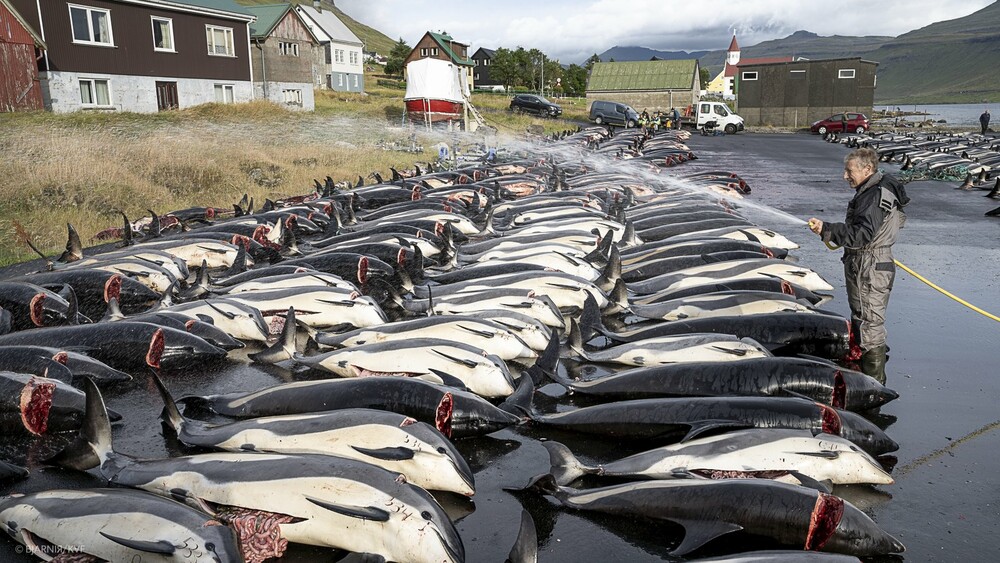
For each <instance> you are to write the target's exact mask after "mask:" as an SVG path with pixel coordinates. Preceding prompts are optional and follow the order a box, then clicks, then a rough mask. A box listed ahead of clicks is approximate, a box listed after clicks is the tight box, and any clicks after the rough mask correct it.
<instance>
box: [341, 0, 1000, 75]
mask: <svg viewBox="0 0 1000 563" xmlns="http://www.w3.org/2000/svg"><path fill="white" fill-rule="evenodd" d="M991 3H992V0H950V1H949V2H940V1H938V0H886V1H882V2H870V1H868V0H841V1H839V2H801V1H796V0H744V1H741V2H725V1H723V0H701V1H699V2H677V1H670V2H663V1H662V0H585V1H573V0H548V1H537V0H532V1H528V0H505V1H504V2H495V1H490V2H486V1H483V0H470V1H464V2H463V1H460V0H437V1H435V2H433V3H428V2H412V1H406V2H404V1H402V0H377V1H372V0H337V6H338V7H339V8H341V9H342V10H344V11H345V12H346V13H347V14H349V15H350V16H351V17H353V18H355V19H356V20H358V21H360V22H362V23H364V24H367V25H369V26H372V27H374V28H375V29H378V30H379V31H382V32H383V33H385V34H386V35H388V36H389V37H391V38H393V39H398V38H400V37H402V38H403V39H404V40H405V41H406V42H407V43H409V44H410V45H413V44H414V43H415V42H416V41H418V40H419V39H420V37H421V36H423V34H424V32H425V31H428V30H431V31H439V30H445V31H447V32H448V33H450V34H451V35H452V36H453V37H454V38H455V39H456V40H458V41H462V42H463V43H470V44H471V45H472V50H475V49H477V48H479V47H487V48H497V47H507V48H515V47H518V46H522V47H525V48H532V47H534V48H538V49H540V50H542V51H543V52H545V53H546V54H547V55H548V56H549V57H552V58H558V59H559V60H561V61H562V62H564V63H571V62H577V63H579V62H582V61H583V60H584V59H586V58H587V57H588V56H590V55H591V54H593V53H601V52H603V51H605V50H607V49H609V48H611V47H614V46H615V45H620V46H640V47H649V48H651V49H658V50H665V51H701V50H717V49H725V48H726V47H728V46H729V39H730V37H731V36H732V33H733V31H735V32H736V33H737V36H738V40H739V42H740V45H742V46H749V45H756V44H757V43H760V42H762V41H768V40H771V39H779V38H782V37H786V36H788V35H791V34H792V33H794V32H795V31H799V30H806V31H811V32H814V33H817V34H819V35H822V36H830V35H851V36H864V35H883V36H897V35H901V34H903V33H906V32H908V31H912V30H915V29H919V28H921V27H925V26H927V25H930V24H932V23H935V22H938V21H945V20H950V19H956V18H960V17H963V16H967V15H969V14H971V13H973V12H975V11H977V10H980V9H982V8H983V7H985V6H987V5H989V4H991Z"/></svg>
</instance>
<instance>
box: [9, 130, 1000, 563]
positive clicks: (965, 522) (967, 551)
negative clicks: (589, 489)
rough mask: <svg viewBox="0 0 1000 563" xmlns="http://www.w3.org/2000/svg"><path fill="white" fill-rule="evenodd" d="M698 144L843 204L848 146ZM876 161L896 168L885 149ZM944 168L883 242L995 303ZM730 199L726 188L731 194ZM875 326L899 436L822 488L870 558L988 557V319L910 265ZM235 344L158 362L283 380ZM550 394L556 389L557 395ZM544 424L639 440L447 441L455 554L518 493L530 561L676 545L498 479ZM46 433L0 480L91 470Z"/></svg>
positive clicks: (792, 191) (143, 449) (312, 552)
mask: <svg viewBox="0 0 1000 563" xmlns="http://www.w3.org/2000/svg"><path fill="white" fill-rule="evenodd" d="M689 145H690V147H691V148H692V150H693V151H694V152H695V153H696V154H697V155H698V157H699V159H698V160H697V161H694V162H690V163H686V164H684V165H682V166H681V167H679V168H677V169H676V170H677V171H678V172H680V173H683V172H688V171H696V170H710V169H711V170H727V171H733V172H736V173H738V174H740V176H741V177H743V178H744V179H745V180H746V181H747V182H748V183H749V184H750V185H751V187H752V189H753V193H752V194H751V195H750V196H748V198H747V201H750V202H755V203H756V204H763V205H765V206H774V207H776V208H778V209H780V210H782V211H784V212H787V213H789V214H791V215H794V216H796V217H801V218H803V219H808V218H809V217H811V216H816V217H819V218H821V219H824V220H826V219H829V220H842V218H843V214H844V209H845V208H846V205H847V202H848V200H849V199H850V197H851V190H850V188H849V187H848V186H847V184H846V183H845V182H844V181H843V180H842V178H841V171H842V167H843V158H844V156H846V154H847V152H848V149H846V148H845V147H843V146H842V145H835V144H829V143H825V142H823V141H822V140H821V139H820V138H819V137H818V136H814V135H804V134H783V135H761V134H738V135H729V136H720V137H702V136H695V137H692V139H691V140H690V141H689ZM884 169H885V170H886V171H887V172H890V173H891V172H893V171H895V170H896V169H897V167H896V166H895V165H888V164H887V165H884ZM955 186H956V184H950V183H944V182H936V181H922V182H914V183H911V184H909V185H908V186H907V190H908V192H909V195H910V197H911V198H912V200H913V201H912V203H911V204H910V206H909V207H908V208H907V210H906V211H907V215H908V220H907V224H906V228H905V229H904V230H903V232H902V234H901V236H900V241H899V242H898V243H897V245H896V258H897V259H898V260H900V261H901V262H902V263H904V264H906V265H907V266H909V267H911V268H912V269H914V270H915V271H916V272H918V273H920V274H922V275H924V276H925V277H927V278H929V279H930V280H931V281H933V282H934V283H936V284H938V285H940V286H941V287H943V288H945V289H947V290H948V291H950V292H952V293H954V294H955V295H957V296H960V297H963V298H965V299H967V300H968V301H970V302H972V303H973V304H975V305H977V306H979V307H981V308H983V309H985V310H986V311H989V312H992V313H994V314H1000V294H998V285H1000V279H998V278H1000V276H998V273H1000V248H998V245H997V240H998V235H1000V220H998V219H995V218H988V217H984V216H983V213H984V212H985V211H987V210H989V209H992V208H994V207H996V202H994V201H992V200H989V199H986V198H984V197H982V195H984V194H985V192H980V191H975V192H963V191H956V190H954V189H953V188H954V187H955ZM737 205H738V204H737ZM741 211H742V212H743V213H744V214H745V215H746V216H748V217H749V218H751V219H752V220H754V222H756V223H757V224H759V225H761V226H766V227H770V228H773V229H775V230H778V231H780V232H782V233H783V234H785V235H786V236H788V237H789V238H791V239H793V240H795V241H796V242H798V243H799V244H800V245H802V248H801V249H799V250H797V251H794V255H795V257H796V258H797V259H798V261H799V263H801V264H803V265H806V266H808V267H810V268H812V269H814V270H816V271H817V272H818V273H819V274H820V275H822V276H823V277H824V278H826V279H827V280H828V281H830V283H831V284H832V285H833V286H834V287H835V288H836V290H835V292H834V293H835V298H834V299H833V300H832V301H831V302H830V303H827V304H826V305H825V306H824V308H826V309H829V310H833V311H835V312H838V313H841V314H843V315H845V316H847V315H848V314H849V309H848V306H847V300H846V297H845V295H844V289H843V288H844V283H843V271H842V268H841V263H840V261H839V256H840V254H839V253H838V252H831V251H829V250H827V249H826V248H825V247H824V246H823V245H822V243H821V242H820V241H819V239H818V237H815V236H814V235H812V233H810V232H809V231H808V229H807V228H806V227H805V226H804V225H803V224H798V223H793V222H791V221H790V220H788V219H787V218H786V217H784V216H782V215H779V214H774V213H771V212H769V211H767V210H766V209H765V208H763V207H760V208H758V207H752V206H744V207H743V208H741ZM887 328H888V334H889V345H890V347H891V351H890V360H889V363H888V367H887V372H888V379H889V386H890V387H892V388H894V389H895V390H896V391H898V392H899V393H900V398H899V399H898V400H896V401H894V402H892V403H890V404H889V405H887V406H885V407H883V408H882V409H881V413H880V415H879V416H878V417H877V418H876V420H877V422H879V423H880V424H881V425H883V426H885V427H886V429H887V432H888V433H889V435H890V436H891V437H892V438H893V439H895V440H896V441H897V442H899V444H900V450H899V451H898V452H896V454H895V455H896V456H897V457H898V463H897V465H896V468H895V471H894V473H893V474H894V476H895V478H896V483H895V484H894V485H891V486H883V487H878V488H873V487H864V486H855V487H838V488H837V489H836V490H835V493H836V494H838V495H841V496H843V497H844V498H846V499H848V500H849V501H851V502H852V503H854V504H855V505H857V506H858V507H859V508H861V509H862V510H864V511H865V512H867V513H868V514H869V515H870V516H872V518H874V519H875V521H876V522H878V523H879V525H880V526H881V527H882V528H884V529H885V530H886V531H888V532H890V533H892V534H893V535H895V536H896V537H897V538H898V539H900V540H901V541H902V542H903V543H904V544H905V545H906V548H907V551H906V553H905V554H904V556H903V557H888V558H882V559H879V560H880V561H900V560H906V561H914V562H924V561H963V560H964V561H998V560H1000V542H997V540H996V538H997V537H1000V472H998V471H997V469H998V463H997V459H998V456H997V454H996V453H995V452H997V451H998V450H1000V411H998V409H997V401H998V398H1000V382H998V379H997V377H996V373H997V370H996V359H997V357H998V355H997V344H998V343H1000V323H997V322H996V321H993V320H990V319H988V318H986V317H984V316H982V315H980V314H978V313H976V312H973V311H972V310H970V309H968V308H966V307H964V306H962V305H960V304H958V303H956V302H955V301H952V300H951V299H948V298H947V297H945V296H943V295H942V294H940V293H938V292H937V291H935V290H933V289H931V288H929V287H928V286H926V285H924V284H923V283H922V282H920V281H918V280H917V279H916V278H914V277H913V276H911V275H909V274H907V273H905V272H899V273H898V274H897V278H896V286H895V289H894V290H893V293H892V298H891V301H890V305H889V311H888V320H887ZM254 350H255V348H248V349H246V350H244V351H237V352H235V353H232V354H231V359H230V360H229V361H227V363H226V364H224V365H223V366H221V367H219V368H216V369H214V370H211V371H209V372H201V371H191V372H186V373H174V374H170V375H169V376H168V379H167V381H166V383H167V385H168V387H169V388H170V389H171V390H172V391H173V393H174V394H175V396H183V395H187V394H209V393H225V392H231V391H248V390H252V389H257V388H260V387H262V386H268V385H272V384H274V383H277V382H282V381H286V380H290V378H291V377H292V375H291V373H289V372H287V371H285V370H282V369H280V368H267V369H266V370H265V369H261V368H257V367H254V366H250V365H248V363H247V361H246V359H245V353H246V352H248V351H254ZM560 395H561V388H559V387H558V386H556V385H548V386H545V387H543V388H542V389H541V390H540V393H538V394H537V397H536V403H537V405H538V406H539V408H546V407H549V406H550V405H548V404H547V403H550V402H552V401H554V400H556V399H559V396H560ZM105 397H106V400H107V402H108V406H109V407H110V408H112V409H115V410H117V411H118V412H120V413H121V414H122V415H123V416H124V421H123V423H120V424H118V425H116V428H115V434H114V439H115V448H116V450H118V451H120V452H122V453H127V454H132V455H136V456H141V457H161V456H168V455H178V454H180V453H188V452H185V451H184V450H183V449H181V448H180V447H178V445H177V444H175V443H173V442H172V441H171V440H169V439H165V438H164V436H163V433H162V429H161V427H160V423H159V421H158V414H159V412H160V409H161V407H162V403H160V400H159V397H158V395H157V393H156V391H155V388H154V387H153V386H152V384H151V382H148V381H146V380H145V379H144V378H141V377H140V378H139V379H138V380H137V382H134V383H132V384H127V385H120V386H117V387H112V388H109V389H108V390H107V392H106V393H105ZM560 400H561V401H562V402H565V399H564V398H563V399H560ZM542 437H546V438H549V439H557V440H559V441H562V442H563V443H565V444H567V445H568V446H570V448H571V449H573V450H574V452H577V453H579V454H580V457H581V459H583V460H584V461H588V462H594V461H608V460H611V459H616V458H619V457H623V456H625V455H630V454H632V453H635V452H637V451H640V450H642V449H646V448H644V447H640V445H635V444H621V443H612V442H607V441H603V440H596V439H593V438H581V437H579V436H574V435H569V434H559V433H557V432H551V431H547V430H546V431H545V432H541V431H539V430H537V429H533V428H530V427H521V428H516V429H509V430H503V431H500V432H497V433H494V434H492V435H490V436H487V437H482V438H472V439H465V440H461V441H459V442H458V443H457V445H458V448H459V449H460V450H461V451H462V453H463V454H464V455H465V456H466V457H467V459H468V460H469V462H470V466H471V467H472V469H473V470H474V471H475V472H476V484H477V493H476V495H475V497H474V499H473V500H472V501H471V502H470V501H468V500H465V499H461V498H457V497H454V496H449V495H437V496H439V499H440V500H441V501H442V504H444V505H445V506H446V509H447V510H449V513H450V514H452V516H453V518H458V521H457V524H456V526H457V528H458V530H459V532H460V534H461V536H462V538H463V541H464V543H465V548H466V553H467V560H468V561H470V562H500V561H503V560H504V559H505V558H506V556H507V553H508V551H509V550H510V547H511V545H512V544H513V543H514V541H515V537H516V535H517V530H518V526H519V522H520V512H521V509H522V506H523V507H525V508H526V509H527V510H528V511H529V513H530V514H531V515H532V517H533V518H534V521H535V524H536V527H537V532H538V539H539V561H541V562H545V563H547V562H566V563H569V562H578V561H630V562H645V561H664V560H666V561H681V559H677V558H671V557H670V555H669V549H670V547H671V546H674V545H676V544H677V542H678V541H679V540H680V538H681V534H680V532H679V529H677V528H675V527H674V526H672V525H669V524H662V523H648V522H638V521H632V520H628V519H616V518H608V517H602V516H595V515H592V514H586V513H577V512H573V511H570V510H567V509H562V508H560V507H558V506H557V504H556V503H555V502H552V501H550V500H547V499H544V498H541V497H539V496H537V495H532V494H517V495H514V494H511V493H509V492H507V491H505V490H503V489H504V488H505V487H519V486H523V485H524V484H526V482H527V481H528V479H529V478H531V477H532V476H534V475H537V474H540V473H543V472H545V471H547V469H548V467H549V466H548V455H547V453H546V451H545V450H544V448H543V447H542V446H541V445H540V442H539V438H542ZM65 439H66V438H65V437H61V436H56V437H48V438H41V439H35V440H26V439H23V438H18V437H12V436H2V437H0V458H2V459H5V460H8V461H11V462H15V463H19V464H21V465H25V464H26V465H28V466H29V468H31V470H32V475H31V477H30V478H29V479H28V480H26V481H22V482H20V483H16V484H13V485H7V486H3V487H0V494H7V493H10V492H31V491H38V490H46V489H51V488H56V487H73V488H76V487H89V486H101V485H102V483H101V481H100V479H98V478H97V477H96V476H95V475H88V474H76V473H72V472H67V471H63V470H59V469H51V468H44V467H43V466H42V465H41V460H42V459H44V458H45V457H46V456H47V455H50V454H52V453H54V452H55V451H56V450H57V449H58V447H59V446H60V445H61V444H62V443H64V442H65ZM754 547H765V545H764V544H757V543H754V541H753V540H752V539H749V538H741V539H739V541H735V540H733V539H722V540H719V541H717V542H715V543H713V544H711V545H710V547H709V548H707V549H704V550H702V551H700V552H698V553H696V554H695V555H699V556H707V555H713V554H721V553H730V552H734V551H741V550H744V549H751V548H754ZM15 548H16V544H15V543H14V542H13V541H11V540H9V539H6V538H5V539H2V540H0V561H29V560H31V559H29V558H28V557H26V556H25V555H20V554H18V553H17V552H16V549H15ZM335 557H336V554H335V553H334V552H332V551H331V550H324V549H316V548H310V547H303V546H293V547H292V548H291V549H290V550H289V552H288V553H287V554H286V556H285V557H284V558H283V561H297V562H298V561H302V562H305V561H310V562H312V561H332V560H334V559H335Z"/></svg>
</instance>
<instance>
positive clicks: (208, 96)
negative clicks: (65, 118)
mask: <svg viewBox="0 0 1000 563" xmlns="http://www.w3.org/2000/svg"><path fill="white" fill-rule="evenodd" d="M80 78H86V79H94V80H107V81H108V90H109V92H108V94H109V96H110V98H111V99H110V102H111V103H110V105H109V106H107V107H99V108H93V109H94V110H96V111H102V110H110V111H134V112H138V113H155V112H156V111H158V109H157V107H156V82H157V81H162V82H176V83H177V102H178V105H179V107H180V108H181V109H183V108H187V107H191V106H197V105H201V104H206V103H209V102H214V101H215V85H216V84H226V85H230V86H232V87H233V98H234V101H235V102H236V103H240V102H249V101H251V100H252V99H253V92H254V88H253V84H252V83H250V82H248V81H232V80H203V79H196V78H163V77H154V76H123V75H109V74H90V73H86V74H84V73H77V72H59V71H50V72H47V73H42V76H41V79H42V95H43V99H44V102H45V107H46V109H50V110H52V111H53V112H56V113H67V112H73V111H78V110H81V109H85V108H84V107H83V105H82V103H81V98H80ZM303 95H304V93H303ZM311 95H312V91H311V90H310V96H311ZM86 109H90V108H86Z"/></svg>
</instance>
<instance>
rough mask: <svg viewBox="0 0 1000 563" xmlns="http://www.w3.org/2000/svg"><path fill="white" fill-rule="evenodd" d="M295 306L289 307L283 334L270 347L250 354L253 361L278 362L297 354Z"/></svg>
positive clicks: (263, 362)
mask: <svg viewBox="0 0 1000 563" xmlns="http://www.w3.org/2000/svg"><path fill="white" fill-rule="evenodd" d="M295 336H296V330H295V307H289V308H288V314H287V315H285V326H284V327H283V328H282V329H281V336H280V337H279V338H278V341H277V342H275V343H274V344H273V345H271V347H270V348H268V349H267V350H264V351H263V352H258V353H256V354H248V355H247V356H248V357H249V358H250V360H251V361H253V362H254V363H258V364H276V363H278V362H282V361H285V360H291V359H292V358H293V357H294V356H295Z"/></svg>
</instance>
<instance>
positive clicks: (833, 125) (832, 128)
mask: <svg viewBox="0 0 1000 563" xmlns="http://www.w3.org/2000/svg"><path fill="white" fill-rule="evenodd" d="M844 115H847V132H848V133H858V134H861V133H864V132H865V131H867V130H868V129H869V127H868V118H867V117H865V114H863V113H851V112H847V113H846V114H843V113H838V114H836V115H831V116H830V117H828V118H826V119H822V120H820V121H817V122H815V123H813V124H812V127H810V128H809V130H810V131H812V132H813V133H819V134H820V135H826V133H827V132H834V133H838V132H841V131H843V130H844Z"/></svg>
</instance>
